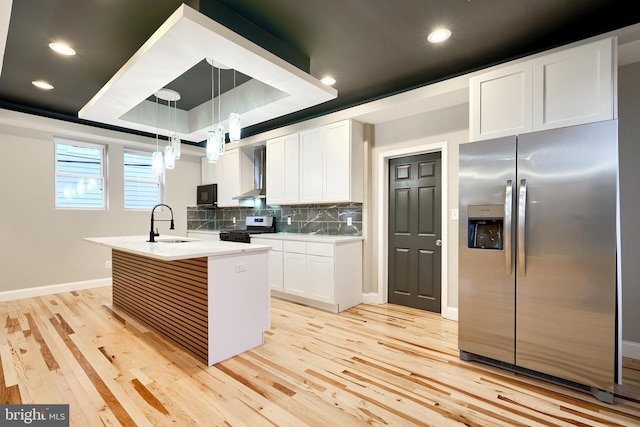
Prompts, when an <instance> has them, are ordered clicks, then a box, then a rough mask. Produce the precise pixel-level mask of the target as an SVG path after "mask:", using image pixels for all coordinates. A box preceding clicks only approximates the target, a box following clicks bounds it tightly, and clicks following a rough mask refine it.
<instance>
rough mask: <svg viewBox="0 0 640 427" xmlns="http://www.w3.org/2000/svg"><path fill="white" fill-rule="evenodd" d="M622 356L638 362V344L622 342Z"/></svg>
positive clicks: (639, 345) (639, 347) (639, 356)
mask: <svg viewBox="0 0 640 427" xmlns="http://www.w3.org/2000/svg"><path fill="white" fill-rule="evenodd" d="M622 355H623V356H624V357H630V358H632V359H639V360H640V343H637V342H633V341H624V340H623V341H622Z"/></svg>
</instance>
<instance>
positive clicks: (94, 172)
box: [54, 139, 106, 209]
mask: <svg viewBox="0 0 640 427" xmlns="http://www.w3.org/2000/svg"><path fill="white" fill-rule="evenodd" d="M54 141H55V147H56V207H57V208H86V209H104V208H105V206H106V204H105V185H104V184H105V176H104V174H105V167H104V159H105V152H106V148H105V146H104V145H99V144H90V143H86V142H75V141H67V140H62V139H55V140H54Z"/></svg>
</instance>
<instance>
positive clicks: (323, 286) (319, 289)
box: [307, 255, 335, 304]
mask: <svg viewBox="0 0 640 427" xmlns="http://www.w3.org/2000/svg"><path fill="white" fill-rule="evenodd" d="M334 271H335V269H334V268H333V258H329V257H325V256H315V255H307V278H308V281H307V284H308V287H309V289H308V292H309V298H312V299H314V300H318V301H322V302H326V303H328V304H333V302H334V301H335V283H334V282H335V280H334Z"/></svg>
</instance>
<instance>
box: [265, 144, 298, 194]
mask: <svg viewBox="0 0 640 427" xmlns="http://www.w3.org/2000/svg"><path fill="white" fill-rule="evenodd" d="M284 168H285V162H284V138H276V139H271V140H269V141H267V204H269V205H279V204H282V203H283V202H284V185H285V174H284ZM296 181H297V179H296Z"/></svg>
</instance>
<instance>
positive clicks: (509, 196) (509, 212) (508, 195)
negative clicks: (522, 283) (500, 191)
mask: <svg viewBox="0 0 640 427" xmlns="http://www.w3.org/2000/svg"><path fill="white" fill-rule="evenodd" d="M512 216H513V181H511V180H507V183H506V185H505V187H504V227H503V233H504V265H505V268H506V274H507V276H509V275H511V264H512V263H513V260H512V256H513V249H512V248H511V222H512Z"/></svg>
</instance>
